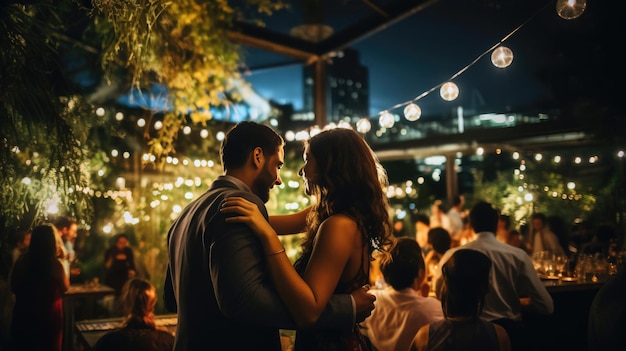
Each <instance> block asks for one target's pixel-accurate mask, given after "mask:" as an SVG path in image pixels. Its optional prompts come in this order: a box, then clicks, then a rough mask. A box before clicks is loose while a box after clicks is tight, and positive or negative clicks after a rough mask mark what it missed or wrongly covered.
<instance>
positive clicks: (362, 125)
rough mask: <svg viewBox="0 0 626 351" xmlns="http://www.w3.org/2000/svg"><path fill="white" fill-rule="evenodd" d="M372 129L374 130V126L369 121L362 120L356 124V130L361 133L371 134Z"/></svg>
mask: <svg viewBox="0 0 626 351" xmlns="http://www.w3.org/2000/svg"><path fill="white" fill-rule="evenodd" d="M370 129H372V124H371V123H370V120H369V119H367V118H361V119H360V120H359V121H358V122H356V130H357V131H358V132H359V133H361V134H365V133H367V132H369V131H370Z"/></svg>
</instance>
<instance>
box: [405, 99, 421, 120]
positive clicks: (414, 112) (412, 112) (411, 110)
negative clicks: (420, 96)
mask: <svg viewBox="0 0 626 351" xmlns="http://www.w3.org/2000/svg"><path fill="white" fill-rule="evenodd" d="M421 116H422V109H421V108H420V107H419V106H417V105H416V104H414V103H410V104H408V105H406V107H405V108H404V118H406V119H407V121H411V122H413V121H417V120H418V119H420V117H421Z"/></svg>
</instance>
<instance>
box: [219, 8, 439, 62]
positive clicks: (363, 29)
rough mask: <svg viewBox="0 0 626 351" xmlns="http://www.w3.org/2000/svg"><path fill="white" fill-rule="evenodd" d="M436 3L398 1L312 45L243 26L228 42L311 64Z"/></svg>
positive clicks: (237, 29) (241, 23)
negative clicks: (382, 12)
mask: <svg viewBox="0 0 626 351" xmlns="http://www.w3.org/2000/svg"><path fill="white" fill-rule="evenodd" d="M437 1H439V0H418V1H417V3H416V1H400V2H399V3H395V4H392V5H391V6H387V7H385V8H382V11H384V13H385V15H383V14H381V13H380V12H375V13H373V14H372V15H370V16H369V17H367V18H364V19H361V20H359V21H358V22H357V23H355V24H353V25H351V26H349V27H347V28H345V29H343V30H341V31H340V32H338V33H335V34H333V35H331V36H330V37H329V38H327V39H325V40H323V41H321V42H319V43H313V42H310V41H307V40H304V39H300V38H296V37H293V36H291V35H287V34H283V33H280V32H275V31H271V30H268V29H266V28H264V27H259V26H255V25H252V24H249V23H245V22H238V23H236V26H237V28H236V29H235V30H232V31H229V32H227V35H228V38H229V39H230V40H233V41H235V42H237V43H240V44H242V45H247V46H251V47H255V48H259V49H263V50H266V51H270V52H274V53H277V54H280V55H285V56H289V57H293V58H296V59H299V60H301V61H303V62H305V63H313V62H315V61H316V60H317V59H319V57H321V56H324V55H327V54H329V53H331V52H333V51H336V50H340V49H343V48H345V47H348V46H350V45H351V44H354V43H356V42H358V41H360V40H363V39H365V38H367V37H369V36H371V35H373V34H375V33H377V32H380V31H382V30H384V29H385V28H387V27H389V26H391V25H392V24H394V23H397V22H399V21H401V20H403V19H405V18H407V17H409V16H411V15H413V14H415V13H417V12H419V11H422V10H424V9H425V8H427V7H428V6H430V5H432V4H434V3H436V2H437Z"/></svg>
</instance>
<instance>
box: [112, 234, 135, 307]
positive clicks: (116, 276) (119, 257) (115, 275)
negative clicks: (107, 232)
mask: <svg viewBox="0 0 626 351" xmlns="http://www.w3.org/2000/svg"><path fill="white" fill-rule="evenodd" d="M104 269H105V271H104V284H106V285H108V286H110V287H112V288H113V289H115V297H116V299H117V298H118V297H119V296H120V294H121V293H122V287H123V286H124V283H126V281H127V280H128V279H130V278H133V277H134V276H135V271H136V268H135V256H134V254H133V249H132V248H131V247H130V245H129V241H128V235H126V234H123V233H122V234H118V235H117V236H116V237H115V240H114V242H113V245H112V246H111V247H110V248H109V249H107V251H106V252H105V253H104Z"/></svg>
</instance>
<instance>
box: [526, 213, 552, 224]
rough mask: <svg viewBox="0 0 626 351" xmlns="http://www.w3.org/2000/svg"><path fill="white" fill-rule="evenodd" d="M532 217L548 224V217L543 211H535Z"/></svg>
mask: <svg viewBox="0 0 626 351" xmlns="http://www.w3.org/2000/svg"><path fill="white" fill-rule="evenodd" d="M530 218H532V219H540V220H541V222H542V223H543V224H546V223H547V222H548V217H547V216H546V215H545V214H543V213H533V215H532V216H531V217H530Z"/></svg>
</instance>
